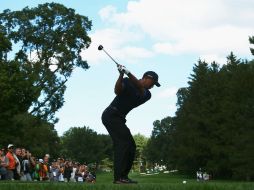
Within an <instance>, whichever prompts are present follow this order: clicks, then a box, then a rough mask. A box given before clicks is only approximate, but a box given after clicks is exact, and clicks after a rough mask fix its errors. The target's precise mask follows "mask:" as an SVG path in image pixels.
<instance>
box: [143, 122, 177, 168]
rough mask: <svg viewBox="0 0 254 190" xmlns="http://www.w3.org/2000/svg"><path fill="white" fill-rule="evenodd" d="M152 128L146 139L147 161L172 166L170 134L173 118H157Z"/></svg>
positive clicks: (172, 129)
mask: <svg viewBox="0 0 254 190" xmlns="http://www.w3.org/2000/svg"><path fill="white" fill-rule="evenodd" d="M153 125H154V128H153V131H152V135H151V138H150V139H149V140H148V143H147V146H146V148H145V155H146V158H147V160H148V161H149V162H151V163H153V164H155V163H158V164H163V165H167V167H168V168H169V169H170V168H171V167H172V164H171V163H172V157H171V155H170V154H171V152H172V150H171V149H172V135H173V132H174V126H173V120H172V118H171V117H166V118H164V119H162V120H161V121H159V120H157V121H155V122H154V123H153Z"/></svg>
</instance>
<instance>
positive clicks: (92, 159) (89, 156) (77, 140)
mask: <svg viewBox="0 0 254 190" xmlns="http://www.w3.org/2000/svg"><path fill="white" fill-rule="evenodd" d="M61 139H62V147H63V150H64V152H63V153H64V155H63V156H65V157H66V158H70V159H73V160H77V161H79V162H81V163H84V162H85V163H97V164H99V163H100V161H101V160H103V159H105V158H111V159H112V142H111V139H110V137H109V136H107V135H98V134H97V133H96V132H95V131H93V130H92V129H89V128H88V127H85V126H84V127H73V128H71V129H69V130H68V131H66V132H65V133H64V135H63V137H61Z"/></svg>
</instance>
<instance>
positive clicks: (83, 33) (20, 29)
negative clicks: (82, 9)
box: [0, 3, 92, 122]
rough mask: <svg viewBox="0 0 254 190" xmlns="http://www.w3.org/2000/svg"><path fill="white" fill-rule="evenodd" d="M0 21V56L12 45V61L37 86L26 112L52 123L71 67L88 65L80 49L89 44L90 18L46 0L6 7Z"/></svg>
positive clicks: (85, 66) (5, 53)
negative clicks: (17, 7) (18, 7)
mask: <svg viewBox="0 0 254 190" xmlns="http://www.w3.org/2000/svg"><path fill="white" fill-rule="evenodd" d="M0 23H1V28H0V40H1V42H4V43H3V45H2V46H4V47H2V46H1V48H0V50H1V54H2V56H1V58H7V53H8V52H9V51H10V49H11V47H10V42H11V43H12V44H13V45H15V50H16V51H15V52H14V51H12V52H11V53H12V54H14V53H16V54H15V57H14V61H15V62H17V63H18V64H19V66H20V70H22V69H23V68H26V70H29V73H28V75H27V76H28V77H29V79H26V80H31V81H30V82H31V83H32V85H33V86H35V87H37V88H36V91H32V92H31V93H33V94H32V95H33V96H34V97H36V98H34V99H33V100H32V101H31V102H29V103H30V108H31V109H30V111H29V112H30V113H31V114H33V115H37V116H40V117H42V118H43V119H46V120H48V121H51V122H55V121H56V120H55V118H54V114H55V112H56V111H58V110H59V109H60V108H61V107H62V106H63V103H64V98H63V94H64V92H65V89H66V87H65V83H66V82H67V80H68V78H69V77H70V76H71V73H72V71H73V69H74V68H75V67H81V68H83V69H87V68H88V65H87V63H86V62H85V61H83V60H82V59H81V56H80V52H81V50H83V49H85V48H88V47H89V45H90V43H91V40H90V38H89V37H88V35H87V31H88V30H90V29H91V25H92V24H91V21H89V20H88V18H87V17H85V16H81V15H79V14H76V13H75V11H74V10H73V9H68V8H66V7H64V6H63V5H61V4H57V3H45V4H41V5H39V6H38V7H35V8H28V7H26V8H24V9H23V10H21V11H10V10H5V11H4V12H3V13H1V14H0ZM9 57H10V56H9ZM5 61H7V60H5ZM30 76H31V77H30Z"/></svg>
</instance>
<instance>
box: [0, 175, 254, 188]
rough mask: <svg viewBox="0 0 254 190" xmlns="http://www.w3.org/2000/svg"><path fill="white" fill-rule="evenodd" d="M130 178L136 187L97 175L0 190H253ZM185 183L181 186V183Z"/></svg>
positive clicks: (251, 184) (235, 184)
mask: <svg viewBox="0 0 254 190" xmlns="http://www.w3.org/2000/svg"><path fill="white" fill-rule="evenodd" d="M130 177H131V178H133V179H135V180H138V182H139V184H138V185H114V184H112V174H105V173H102V174H98V175H97V182H96V183H95V184H87V183H51V182H32V183H24V182H17V181H14V182H6V181H5V182H4V181H1V182H0V190H84V189H85V190H253V189H254V182H235V181H232V182H231V181H215V180H212V181H209V182H197V181H196V180H195V179H190V178H187V177H184V176H179V175H172V174H159V175H139V174H132V175H130ZM183 180H185V181H187V183H186V184H183V183H182V181H183Z"/></svg>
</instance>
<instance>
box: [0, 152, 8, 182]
mask: <svg viewBox="0 0 254 190" xmlns="http://www.w3.org/2000/svg"><path fill="white" fill-rule="evenodd" d="M8 165H9V160H8V158H7V157H6V156H5V152H4V149H0V180H5V179H6V175H7V166H8Z"/></svg>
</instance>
